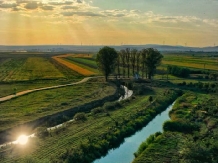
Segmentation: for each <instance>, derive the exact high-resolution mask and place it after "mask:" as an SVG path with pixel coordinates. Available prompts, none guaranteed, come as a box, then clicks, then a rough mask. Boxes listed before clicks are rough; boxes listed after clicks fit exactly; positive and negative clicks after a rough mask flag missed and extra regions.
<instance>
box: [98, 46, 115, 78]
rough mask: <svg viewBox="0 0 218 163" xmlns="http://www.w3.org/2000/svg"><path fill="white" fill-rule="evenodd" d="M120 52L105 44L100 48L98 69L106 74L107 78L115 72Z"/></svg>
mask: <svg viewBox="0 0 218 163" xmlns="http://www.w3.org/2000/svg"><path fill="white" fill-rule="evenodd" d="M117 57H118V54H117V52H116V50H115V49H114V48H111V47H108V46H105V47H103V48H102V49H100V50H99V52H98V54H97V57H96V62H97V66H98V69H99V70H100V71H101V72H102V73H103V74H104V76H105V80H106V81H107V80H108V76H109V74H111V73H112V72H114V69H115V65H116V61H117Z"/></svg>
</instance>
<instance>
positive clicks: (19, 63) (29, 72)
mask: <svg viewBox="0 0 218 163" xmlns="http://www.w3.org/2000/svg"><path fill="white" fill-rule="evenodd" d="M0 72H1V77H0V81H6V82H10V81H26V80H35V79H55V78H56V79H57V78H63V77H64V75H63V74H62V73H61V72H60V71H59V70H58V69H56V68H55V66H54V65H53V64H51V63H50V62H49V60H48V59H47V58H42V57H28V58H21V59H17V58H16V59H13V58H9V59H6V60H4V61H2V62H1V63H0Z"/></svg>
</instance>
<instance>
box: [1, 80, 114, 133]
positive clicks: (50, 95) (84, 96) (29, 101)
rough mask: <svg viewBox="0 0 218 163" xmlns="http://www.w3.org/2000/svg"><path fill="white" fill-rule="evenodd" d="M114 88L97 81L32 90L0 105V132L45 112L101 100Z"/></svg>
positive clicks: (46, 113)
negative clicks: (37, 90)
mask: <svg viewBox="0 0 218 163" xmlns="http://www.w3.org/2000/svg"><path fill="white" fill-rule="evenodd" d="M114 92H115V88H114V87H113V86H111V85H107V84H104V83H101V82H100V83H99V82H95V83H93V82H87V83H84V84H79V85H74V86H67V87H63V88H57V89H52V90H44V91H39V92H33V93H30V94H27V95H24V96H20V97H17V98H15V99H11V100H10V101H6V102H2V103H1V104H0V121H1V123H0V131H2V130H5V129H7V128H10V127H13V126H15V125H18V124H22V123H24V122H28V121H31V120H34V119H37V118H40V117H44V116H46V115H51V114H54V113H56V112H60V111H63V110H67V109H69V108H72V107H75V106H79V105H82V104H84V103H88V102H91V101H93V100H96V99H101V98H103V97H106V96H108V95H111V94H113V93H114Z"/></svg>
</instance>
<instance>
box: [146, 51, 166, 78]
mask: <svg viewBox="0 0 218 163" xmlns="http://www.w3.org/2000/svg"><path fill="white" fill-rule="evenodd" d="M162 58H163V55H162V54H160V52H159V51H157V50H156V49H153V48H148V49H147V53H146V57H145V58H144V60H143V62H144V64H145V66H146V68H147V71H148V78H149V79H151V77H152V76H153V75H154V72H155V70H156V68H157V66H159V65H160V63H161V60H162Z"/></svg>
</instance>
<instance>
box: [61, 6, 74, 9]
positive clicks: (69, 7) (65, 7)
mask: <svg viewBox="0 0 218 163" xmlns="http://www.w3.org/2000/svg"><path fill="white" fill-rule="evenodd" d="M61 9H63V10H68V9H78V6H63V7H61Z"/></svg>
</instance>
